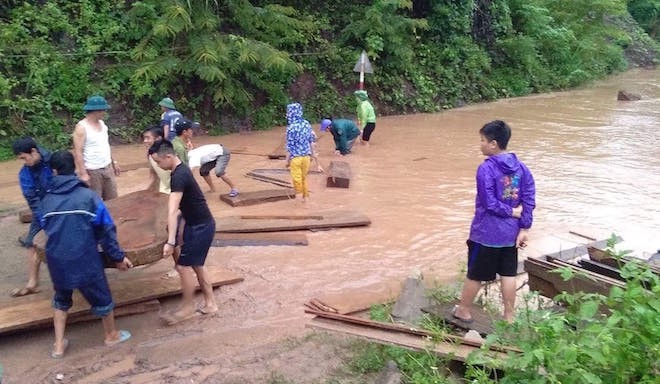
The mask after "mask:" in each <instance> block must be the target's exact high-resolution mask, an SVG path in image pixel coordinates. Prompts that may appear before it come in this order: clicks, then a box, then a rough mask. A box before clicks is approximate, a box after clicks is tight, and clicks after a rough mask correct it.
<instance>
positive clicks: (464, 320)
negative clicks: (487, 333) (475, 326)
mask: <svg viewBox="0 0 660 384" xmlns="http://www.w3.org/2000/svg"><path fill="white" fill-rule="evenodd" d="M457 310H458V305H454V308H452V310H451V316H452V317H453V318H454V319H456V320H460V321H462V322H464V323H465V324H470V323H472V322H473V321H474V319H472V318H470V319H464V318H462V317H458V316H456V311H457Z"/></svg>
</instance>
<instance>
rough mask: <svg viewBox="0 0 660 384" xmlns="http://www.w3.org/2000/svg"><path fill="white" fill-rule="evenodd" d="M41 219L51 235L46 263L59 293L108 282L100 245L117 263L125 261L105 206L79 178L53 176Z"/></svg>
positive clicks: (43, 226) (43, 203)
mask: <svg viewBox="0 0 660 384" xmlns="http://www.w3.org/2000/svg"><path fill="white" fill-rule="evenodd" d="M39 219H40V221H41V226H42V228H43V229H44V231H45V232H46V234H47V235H48V241H47V242H46V262H47V263H48V270H49V272H50V277H51V280H52V281H53V287H54V288H55V289H56V290H58V289H75V288H79V287H82V286H85V285H87V284H89V283H91V282H93V281H96V280H98V279H105V272H104V270H103V260H102V258H101V255H100V253H99V251H98V246H97V245H98V244H101V247H102V248H103V250H104V251H105V253H106V254H107V255H108V256H109V257H110V259H112V260H113V261H115V262H120V261H122V260H123V259H124V252H123V251H122V249H121V248H120V247H119V243H118V242H117V230H116V228H115V224H114V223H113V221H112V217H110V213H109V212H108V210H107V209H106V207H105V204H103V201H102V200H101V198H100V197H99V196H98V195H97V194H96V193H95V192H94V191H92V190H91V189H89V188H87V187H86V186H85V184H84V183H83V182H81V181H80V180H79V179H78V178H77V177H76V176H75V175H61V176H53V180H52V183H51V186H50V188H49V190H48V192H47V194H46V196H44V198H43V199H42V200H41V207H40V209H39Z"/></svg>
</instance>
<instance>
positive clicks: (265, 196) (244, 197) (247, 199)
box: [220, 189, 296, 207]
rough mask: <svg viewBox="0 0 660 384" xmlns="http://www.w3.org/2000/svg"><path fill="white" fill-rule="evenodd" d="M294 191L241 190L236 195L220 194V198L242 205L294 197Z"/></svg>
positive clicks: (231, 203) (234, 205) (234, 204)
mask: <svg viewBox="0 0 660 384" xmlns="http://www.w3.org/2000/svg"><path fill="white" fill-rule="evenodd" d="M295 198H296V193H295V192H294V191H293V189H266V190H262V191H252V192H241V193H240V194H239V195H238V196H236V197H229V195H228V194H224V195H220V200H222V201H224V202H225V203H227V204H229V205H231V206H232V207H243V206H246V205H255V204H262V203H267V202H271V201H279V200H288V199H295Z"/></svg>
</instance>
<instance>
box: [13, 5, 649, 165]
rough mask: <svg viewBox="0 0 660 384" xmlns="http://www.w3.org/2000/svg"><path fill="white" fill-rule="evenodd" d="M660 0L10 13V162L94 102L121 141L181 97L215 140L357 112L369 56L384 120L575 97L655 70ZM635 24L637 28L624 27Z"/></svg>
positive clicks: (65, 135)
mask: <svg viewBox="0 0 660 384" xmlns="http://www.w3.org/2000/svg"><path fill="white" fill-rule="evenodd" d="M657 10H658V1H657V0H638V1H629V2H625V1H623V0H575V1H570V2H566V1H557V0H525V1H522V0H492V1H485V0H441V1H415V2H413V1H410V0H373V1H364V0H358V1H352V2H329V1H318V0H311V1H310V0H305V1H300V0H280V1H277V2H275V1H266V0H252V1H247V0H227V1H222V2H220V1H217V0H215V1H210V0H141V1H130V2H101V1H95V0H79V1H75V2H72V1H68V0H53V1H47V2H43V1H19V0H12V1H4V2H2V3H1V4H0V19H1V20H2V23H0V36H1V37H2V38H1V39H0V116H3V117H4V118H3V119H0V148H1V149H2V150H0V158H7V157H10V156H11V153H10V151H9V150H8V149H7V148H8V145H9V143H10V142H11V140H13V139H14V138H16V137H19V136H23V135H31V136H34V137H36V138H37V139H38V140H39V141H40V142H41V143H43V144H45V145H47V146H49V147H52V148H53V149H55V148H62V147H65V146H67V145H69V140H70V138H69V134H70V132H71V130H72V127H73V125H74V124H75V122H76V121H77V120H78V119H79V118H80V117H81V115H82V111H81V106H82V104H83V103H84V100H85V98H86V97H87V96H88V95H91V94H101V95H103V96H105V97H106V98H107V99H108V100H109V101H110V103H111V105H112V107H113V109H112V110H111V113H110V115H109V126H110V127H111V133H112V134H113V138H114V140H115V141H119V142H126V141H132V140H134V139H135V138H136V137H137V135H138V133H139V131H140V130H141V128H142V127H144V126H145V125H146V124H149V123H154V122H157V121H158V115H159V110H158V108H157V106H156V103H157V101H158V100H160V98H162V97H163V96H166V95H167V96H171V97H172V98H174V99H175V100H176V102H177V105H178V108H179V109H180V110H181V111H182V112H184V113H185V114H186V115H188V116H190V117H193V118H195V119H198V120H199V121H201V122H202V125H203V126H204V127H205V128H206V129H207V130H209V131H211V132H214V133H223V132H235V131H238V130H239V129H240V128H243V127H248V128H256V129H263V128H268V127H271V126H273V125H280V124H283V123H284V105H285V104H286V103H287V102H289V101H291V100H297V101H301V102H302V103H304V105H305V109H306V115H307V117H308V118H309V119H310V120H312V121H315V120H317V119H318V118H319V117H320V116H323V115H330V114H335V115H339V114H352V113H353V110H354V100H353V97H352V94H351V93H352V92H351V91H352V90H353V89H354V87H355V86H356V83H357V75H356V74H355V73H353V72H352V68H353V65H354V64H355V61H356V60H357V58H358V56H359V53H360V51H361V50H363V49H364V50H366V51H367V53H368V54H369V57H370V60H371V61H372V63H373V65H374V67H375V69H376V72H375V74H373V75H368V77H367V87H368V89H369V92H370V94H371V96H372V99H373V100H374V101H375V103H376V106H377V109H378V112H379V113H380V114H391V113H405V112H433V111H439V110H442V109H446V108H452V107H455V106H459V105H463V104H465V103H471V102H476V101H482V100H491V99H495V98H500V97H509V96H520V95H526V94H529V93H532V92H544V91H548V90H552V89H564V88H567V87H574V86H578V85H581V84H584V83H585V82H588V81H591V80H593V79H598V78H601V77H603V76H605V75H607V74H610V73H613V72H617V71H621V70H624V69H625V68H626V65H627V63H626V60H625V58H624V50H625V49H626V48H627V47H629V46H631V45H633V44H637V45H641V48H639V49H638V50H637V51H638V52H644V54H645V55H646V56H648V57H650V59H648V58H647V60H646V61H645V62H651V63H652V62H654V60H655V55H656V54H657V52H658V46H657V42H655V41H654V40H653V39H651V38H649V36H648V35H646V34H645V32H643V30H642V29H640V28H639V27H638V26H637V25H636V24H634V22H632V21H631V20H632V19H631V16H630V14H632V15H633V16H634V17H636V18H637V20H638V21H639V23H640V25H641V26H642V27H643V28H645V30H646V31H647V32H648V33H649V34H650V35H651V36H653V37H655V38H657ZM628 12H630V14H629V13H628Z"/></svg>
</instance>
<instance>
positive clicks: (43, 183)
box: [11, 137, 53, 297]
mask: <svg viewBox="0 0 660 384" xmlns="http://www.w3.org/2000/svg"><path fill="white" fill-rule="evenodd" d="M12 149H13V151H14V155H16V158H17V159H19V160H21V161H23V163H24V165H23V167H22V168H21V170H20V171H19V172H18V182H19V184H20V185H21V191H22V192H23V197H25V201H27V203H28V205H29V206H30V211H32V222H31V223H30V229H29V230H28V233H27V235H25V236H21V237H19V238H18V242H19V243H20V244H21V245H22V246H23V247H25V248H27V249H28V281H27V283H26V284H25V286H24V287H22V288H16V289H14V290H13V291H11V296H12V297H18V296H25V295H30V294H33V293H37V292H39V269H40V266H41V261H40V260H39V258H38V257H37V250H36V248H35V247H34V243H33V240H34V237H35V236H36V235H37V233H39V231H41V225H39V220H37V218H36V217H37V210H38V207H39V204H40V203H41V199H42V198H43V197H44V195H45V194H46V189H48V185H49V184H50V180H51V178H52V177H53V171H52V170H51V169H50V152H49V151H48V150H46V149H45V148H42V147H40V146H39V145H37V143H36V142H35V141H34V139H33V138H31V137H23V138H20V139H18V140H16V141H14V143H13V144H12Z"/></svg>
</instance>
